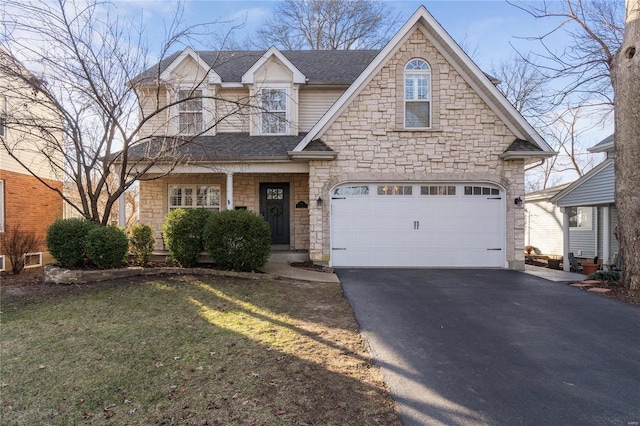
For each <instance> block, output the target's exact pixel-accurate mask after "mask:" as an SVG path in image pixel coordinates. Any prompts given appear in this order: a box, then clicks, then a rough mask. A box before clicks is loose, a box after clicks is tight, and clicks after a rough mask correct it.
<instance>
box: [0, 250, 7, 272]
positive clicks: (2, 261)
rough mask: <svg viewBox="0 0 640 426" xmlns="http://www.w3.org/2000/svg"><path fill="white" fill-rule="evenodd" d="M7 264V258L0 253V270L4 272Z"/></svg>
mask: <svg viewBox="0 0 640 426" xmlns="http://www.w3.org/2000/svg"><path fill="white" fill-rule="evenodd" d="M6 266H7V258H6V256H5V255H4V254H0V272H4V271H5V268H6Z"/></svg>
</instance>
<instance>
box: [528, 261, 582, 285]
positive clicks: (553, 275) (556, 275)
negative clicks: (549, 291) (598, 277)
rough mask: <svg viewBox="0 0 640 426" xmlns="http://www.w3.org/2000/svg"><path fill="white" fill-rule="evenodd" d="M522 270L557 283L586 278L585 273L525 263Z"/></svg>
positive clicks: (578, 280)
mask: <svg viewBox="0 0 640 426" xmlns="http://www.w3.org/2000/svg"><path fill="white" fill-rule="evenodd" d="M524 268H525V269H524V272H525V273H526V274H529V275H535V276H536V277H540V278H544V279H545V280H548V281H553V282H557V283H561V282H566V283H569V282H572V283H573V282H580V281H583V280H586V279H587V276H586V275H583V274H576V273H574V272H565V271H559V270H557V269H549V268H542V267H540V266H533V265H525V267H524Z"/></svg>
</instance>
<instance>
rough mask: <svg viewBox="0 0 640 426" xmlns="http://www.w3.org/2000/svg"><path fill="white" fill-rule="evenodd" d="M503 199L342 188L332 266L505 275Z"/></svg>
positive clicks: (487, 192)
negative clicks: (501, 270) (470, 270)
mask: <svg viewBox="0 0 640 426" xmlns="http://www.w3.org/2000/svg"><path fill="white" fill-rule="evenodd" d="M504 198H505V197H504V191H503V190H502V189H501V188H499V187H498V186H496V185H492V184H486V183H410V184H408V183H401V184H400V183H397V184H395V183H367V184H343V185H340V186H338V187H336V188H334V189H333V190H332V191H331V265H332V266H334V267H335V266H359V267H490V268H503V267H505V209H506V207H505V203H504Z"/></svg>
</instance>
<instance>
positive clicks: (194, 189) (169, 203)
mask: <svg viewBox="0 0 640 426" xmlns="http://www.w3.org/2000/svg"><path fill="white" fill-rule="evenodd" d="M199 186H208V187H212V188H216V189H217V190H218V193H219V197H218V206H217V207H215V206H211V207H209V206H198V205H197V198H198V197H197V193H198V187H199ZM172 188H190V189H191V190H192V191H193V196H192V197H193V204H192V205H191V206H174V205H171V189H172ZM167 204H168V209H167V211H171V210H172V209H207V210H212V211H220V210H221V208H222V207H221V205H222V189H221V187H220V185H217V184H208V183H196V184H187V185H180V184H171V185H168V186H167Z"/></svg>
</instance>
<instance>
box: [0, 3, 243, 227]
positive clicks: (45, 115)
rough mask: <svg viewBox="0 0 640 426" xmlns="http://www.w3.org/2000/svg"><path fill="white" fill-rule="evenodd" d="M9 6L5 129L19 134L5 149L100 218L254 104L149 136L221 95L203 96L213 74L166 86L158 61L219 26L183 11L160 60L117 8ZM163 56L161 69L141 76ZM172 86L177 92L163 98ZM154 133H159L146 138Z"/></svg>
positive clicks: (1, 71) (3, 78) (3, 45)
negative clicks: (186, 131) (173, 116)
mask: <svg viewBox="0 0 640 426" xmlns="http://www.w3.org/2000/svg"><path fill="white" fill-rule="evenodd" d="M2 8H3V10H2V14H1V17H0V24H1V26H2V33H1V35H0V37H1V39H0V93H3V94H4V95H5V96H6V97H7V99H9V102H8V105H9V107H8V108H7V112H6V127H7V129H8V131H9V133H10V134H11V135H12V137H11V138H2V142H1V143H2V144H3V145H4V147H5V149H6V150H7V151H8V153H9V155H11V156H12V157H13V158H15V159H16V161H17V162H18V163H20V164H21V165H22V166H23V167H24V168H25V169H27V171H28V172H29V173H31V174H32V175H33V176H35V177H36V178H37V179H39V180H40V181H41V182H42V183H43V184H44V185H46V186H48V187H49V188H50V189H51V190H53V191H56V192H57V193H58V194H59V195H60V196H61V197H62V198H63V199H64V200H65V201H66V202H67V203H68V204H69V205H70V206H71V207H72V208H73V209H75V210H76V211H77V212H79V213H80V214H81V215H82V216H84V217H86V218H88V219H91V220H93V221H95V222H98V223H101V224H107V223H109V215H110V212H111V211H112V208H113V206H114V204H115V203H116V201H117V200H118V198H119V197H120V196H121V195H122V194H124V193H125V191H127V189H129V188H130V187H131V186H132V185H133V184H134V183H135V182H136V181H138V180H140V179H143V178H144V175H145V173H146V172H147V171H148V170H149V169H150V168H151V167H152V166H153V165H154V164H155V163H156V162H158V161H163V164H164V165H166V170H167V173H169V172H170V171H171V170H172V169H173V168H174V167H175V165H177V164H179V163H182V162H185V161H188V158H185V157H182V156H180V155H178V149H179V148H180V147H182V146H184V145H186V144H189V143H191V142H192V141H193V140H194V138H196V137H197V136H199V135H201V134H203V133H205V132H207V131H208V130H209V129H211V128H212V127H215V126H216V125H217V124H218V123H219V122H220V121H222V120H224V119H226V118H227V117H228V116H229V115H233V114H237V113H239V111H241V110H242V109H243V107H244V106H245V105H246V102H248V100H246V102H244V101H243V100H234V101H230V102H229V105H231V106H230V107H229V108H228V109H227V112H226V113H225V114H220V113H216V114H214V112H213V111H212V112H211V114H210V115H211V117H213V119H212V120H210V121H208V122H205V123H202V125H201V126H198V128H197V129H196V130H195V131H194V132H190V133H192V134H191V135H190V136H188V137H186V136H185V137H170V136H168V135H169V133H165V134H164V135H160V136H159V135H158V132H157V131H156V132H147V131H142V130H145V129H148V128H150V127H152V128H153V129H156V130H157V129H161V128H163V126H164V128H169V127H170V126H169V125H168V124H169V123H167V120H169V117H170V114H168V113H167V112H168V111H170V110H171V109H175V108H177V107H178V106H179V105H184V104H188V103H190V102H191V103H193V102H195V103H203V102H202V101H203V99H215V98H214V97H213V96H211V95H208V96H207V95H205V91H202V90H197V88H198V87H199V86H200V84H201V83H203V82H204V81H206V79H207V78H208V76H209V73H210V71H211V70H210V69H209V70H207V71H206V72H204V73H202V75H200V76H199V78H200V80H199V81H196V82H190V83H189V84H190V86H187V87H186V88H187V90H184V89H185V82H181V81H175V82H173V81H163V78H162V76H161V65H160V64H161V63H162V61H163V60H165V59H166V58H167V56H168V53H169V52H170V51H171V50H178V49H179V48H180V50H181V48H182V47H183V46H184V44H188V43H189V42H190V41H191V39H192V38H193V37H198V36H201V35H205V34H208V33H210V30H209V29H208V28H209V27H210V26H211V25H212V24H203V25H197V26H190V27H183V26H182V25H181V13H182V8H181V6H180V5H179V6H178V7H177V9H176V13H175V15H174V17H173V21H172V22H170V23H169V24H168V25H167V26H166V28H167V29H166V36H165V40H164V41H163V42H162V44H161V47H160V49H159V51H157V52H156V54H155V55H153V56H154V57H153V58H152V57H151V56H152V55H151V53H150V50H149V48H148V47H147V46H146V45H145V35H144V33H143V31H142V29H141V28H142V27H141V25H140V24H138V23H136V22H134V21H132V20H131V19H122V18H121V17H119V16H118V15H117V13H116V12H117V11H116V8H115V5H114V4H112V3H108V2H102V1H99V0H90V1H80V0H78V1H77V2H76V1H67V0H57V1H54V2H40V1H37V0H32V1H25V0H5V1H4V2H3V5H2ZM158 60H159V62H158V66H157V67H156V68H155V69H154V70H151V71H147V72H146V73H143V71H144V70H146V69H147V68H148V67H149V64H150V63H151V61H153V62H155V61H158ZM159 82H162V83H163V84H158V83H159ZM164 83H166V85H165V84H164ZM161 86H162V88H161ZM167 86H168V87H169V91H170V93H169V95H167V93H166V92H164V90H165V89H164V87H167ZM178 87H180V89H181V90H180V91H179V92H178ZM143 91H146V93H145V95H147V96H144V97H143V96H142V95H141V93H142V92H143ZM174 92H175V93H174ZM178 93H179V95H178ZM143 99H147V100H148V99H154V100H155V101H153V102H148V101H143ZM207 104H212V105H213V104H214V102H207ZM150 133H152V134H154V136H146V135H148V134H150ZM150 138H153V142H154V143H153V144H149V143H148V142H149V140H150ZM138 146H148V147H150V148H149V149H147V150H146V151H145V153H144V155H143V156H142V157H141V156H139V155H136V156H135V158H133V157H131V156H130V152H131V151H132V150H134V149H135V148H136V147H138ZM29 152H31V153H38V154H40V155H41V156H44V158H46V160H45V161H46V162H47V163H48V164H47V167H48V168H50V169H53V170H54V171H55V172H56V173H57V174H58V175H59V176H62V180H63V181H65V182H67V183H69V184H71V185H72V186H73V188H74V193H76V194H77V198H76V197H69V196H67V194H65V193H64V192H63V191H62V190H60V189H59V188H57V187H54V186H52V185H50V183H49V182H48V181H47V180H46V179H43V178H42V177H41V174H40V172H39V170H40V169H39V168H38V167H41V166H42V164H40V165H38V167H36V166H34V164H32V163H30V162H28V161H25V158H26V157H28V158H32V156H31V157H29V156H26V157H25V155H24V154H25V153H29Z"/></svg>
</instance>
